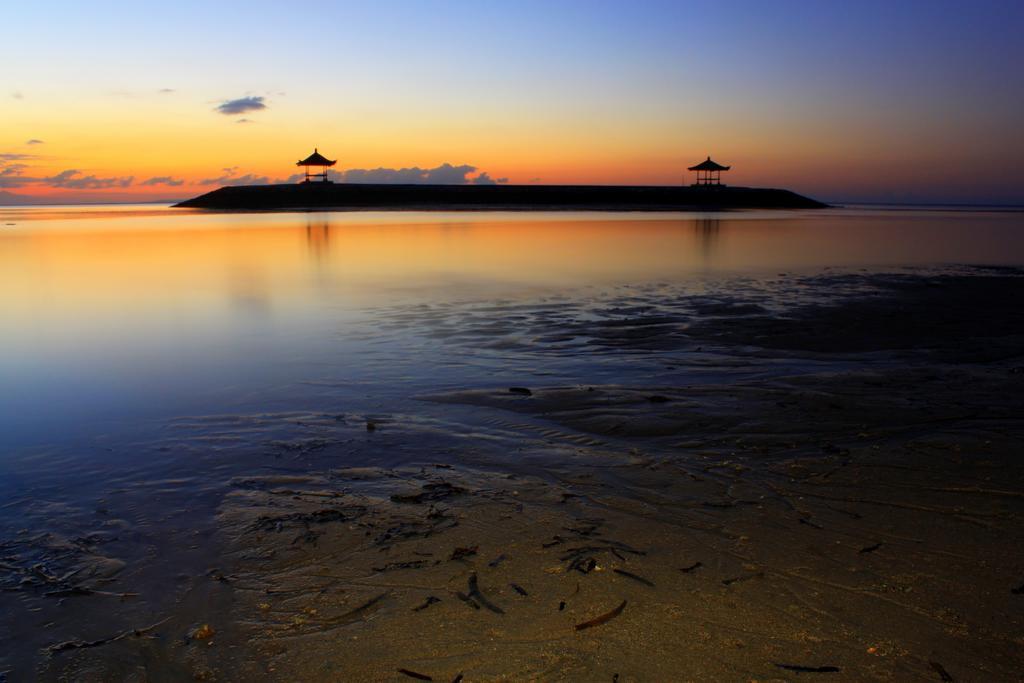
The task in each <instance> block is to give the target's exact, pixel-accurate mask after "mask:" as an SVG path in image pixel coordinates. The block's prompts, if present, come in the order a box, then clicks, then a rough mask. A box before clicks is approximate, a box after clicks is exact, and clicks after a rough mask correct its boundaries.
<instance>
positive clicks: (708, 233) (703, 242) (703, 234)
mask: <svg viewBox="0 0 1024 683" xmlns="http://www.w3.org/2000/svg"><path fill="white" fill-rule="evenodd" d="M721 223H722V221H721V220H720V219H718V218H698V219H697V220H695V221H694V222H693V233H694V236H695V238H696V240H697V245H698V249H700V253H701V258H702V261H703V264H704V267H705V268H709V267H710V266H711V262H712V260H713V257H714V252H715V245H716V243H717V242H718V232H719V230H721V227H722V226H721Z"/></svg>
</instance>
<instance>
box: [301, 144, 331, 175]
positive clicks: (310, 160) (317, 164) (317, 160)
mask: <svg viewBox="0 0 1024 683" xmlns="http://www.w3.org/2000/svg"><path fill="white" fill-rule="evenodd" d="M336 163H338V161H337V160H334V161H331V160H330V159H328V158H327V157H325V156H324V155H323V154H321V153H320V152H319V150H317V149H316V148H315V147H314V148H313V153H312V154H310V155H309V156H308V157H306V158H305V159H303V160H302V161H297V162H295V165H296V166H305V167H306V179H305V180H303V181H302V182H304V183H311V182H313V180H314V179H317V178H318V179H319V180H320V182H323V183H329V182H331V181H330V180H328V179H327V169H328V167H330V166H334V164H336ZM310 167H313V168H320V169H323V170H322V171H321V172H320V173H310V172H309V169H310Z"/></svg>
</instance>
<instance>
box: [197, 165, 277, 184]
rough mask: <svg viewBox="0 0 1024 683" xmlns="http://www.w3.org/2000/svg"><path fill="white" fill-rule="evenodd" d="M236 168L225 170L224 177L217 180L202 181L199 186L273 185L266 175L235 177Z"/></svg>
mask: <svg viewBox="0 0 1024 683" xmlns="http://www.w3.org/2000/svg"><path fill="white" fill-rule="evenodd" d="M236 170H237V169H235V168H225V169H224V175H222V176H219V177H217V178H206V179H204V180H200V181H199V182H198V183H197V184H199V185H269V184H270V183H271V181H270V178H269V177H267V176H265V175H255V174H253V173H246V174H245V175H235V171H236Z"/></svg>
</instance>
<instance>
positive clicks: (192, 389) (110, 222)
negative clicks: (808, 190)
mask: <svg viewBox="0 0 1024 683" xmlns="http://www.w3.org/2000/svg"><path fill="white" fill-rule="evenodd" d="M1022 263H1024V213H1020V212H997V211H963V210H960V211H941V210H886V209H864V208H861V209H832V210H825V211H820V212H734V213H718V214H714V213H708V214H697V213H679V214H643V213H623V214H607V213H502V212H486V213H443V212H442V213H438V212H432V213H430V212H424V213H389V212H380V213H337V212H336V213H271V214H227V213H223V214H218V213H199V212H189V211H186V210H180V209H169V208H164V207H151V206H131V207H125V206H118V207H46V208H43V207H33V208H4V209H0V321H2V322H0V324H2V335H0V386H3V392H2V394H0V435H2V436H0V440H2V441H0V443H2V446H3V449H2V450H3V452H5V453H8V454H10V453H12V452H21V451H24V450H26V449H28V450H32V449H37V448H39V447H50V446H58V445H67V444H75V443H84V442H90V443H91V442H94V441H95V440H96V439H104V438H114V436H113V435H124V434H129V433H135V434H141V435H143V436H145V434H146V433H147V432H148V431H151V430H153V429H155V426H154V425H157V424H160V423H161V421H162V420H166V419H169V418H174V417H178V416H183V415H196V414H211V413H214V414H224V413H237V412H251V411H275V410H285V409H289V410H304V409H315V408H317V407H321V408H322V407H323V404H324V402H325V401H330V400H331V399H332V398H337V397H338V396H339V395H345V396H346V398H347V399H348V400H350V401H351V400H356V399H365V400H367V401H370V402H372V401H380V400H384V399H387V398H397V397H405V396H409V395H411V394H414V393H415V392H416V391H417V390H429V389H435V388H437V387H438V386H439V385H443V386H470V385H474V384H480V383H482V382H492V383H493V382H494V381H495V380H496V379H497V378H500V377H501V376H502V375H503V372H504V370H506V369H508V368H506V364H508V363H510V364H512V366H515V362H514V361H515V359H516V358H518V359H519V360H520V361H524V362H525V361H528V362H527V363H526V365H525V366H524V365H522V363H520V365H519V366H516V367H512V369H514V370H515V371H516V372H522V371H524V370H525V371H527V372H532V373H534V374H551V373H554V374H555V375H558V374H559V373H562V374H564V375H565V376H566V377H571V376H573V373H572V372H571V368H572V363H573V362H574V356H573V354H563V355H561V356H559V357H558V358H556V359H549V361H548V362H547V363H546V364H545V363H544V362H542V361H541V360H538V359H537V358H531V357H529V354H528V353H524V350H525V349H527V348H528V347H529V344H530V341H531V339H530V338H529V335H527V336H526V337H524V338H521V339H519V340H518V342H519V345H518V347H517V349H515V350H514V349H511V348H509V349H507V351H508V352H507V353H503V352H502V348H501V347H500V346H497V345H495V346H493V347H492V348H491V349H490V353H489V354H485V353H482V352H480V349H479V348H470V349H469V350H467V348H466V346H465V345H458V344H449V343H448V342H447V341H446V340H447V339H449V338H451V337H452V336H453V335H452V334H445V333H444V332H445V330H444V329H441V330H437V329H435V330H434V332H435V333H433V334H430V333H428V334H423V330H422V329H420V330H417V329H413V328H414V327H415V326H413V327H410V326H409V325H403V324H402V321H403V319H402V317H401V315H402V311H406V312H408V310H414V308H415V307H417V306H421V307H422V306H425V307H432V306H434V307H436V306H448V305H455V304H458V305H463V306H479V305H483V304H486V303H488V302H500V303H501V304H502V305H506V306H512V305H513V304H515V303H516V302H521V303H523V304H524V305H526V304H527V303H538V302H565V301H575V302H577V303H579V302H584V303H586V302H594V304H595V305H597V303H599V302H602V301H611V300H612V299H613V298H615V297H619V298H621V297H623V296H626V300H628V296H629V292H628V288H641V289H643V288H645V287H646V288H648V289H646V290H644V291H645V292H646V293H647V295H648V296H652V294H651V292H652V290H650V288H651V287H654V288H658V287H661V288H666V289H664V291H665V292H672V293H678V292H685V293H700V292H706V291H712V290H714V291H717V292H719V293H721V292H723V291H724V292H728V291H730V290H739V289H742V288H748V289H749V288H751V287H753V288H755V289H756V288H758V287H760V286H761V285H766V284H770V283H778V282H785V281H786V278H793V277H799V276H800V275H805V274H814V273H821V272H822V271H823V270H827V269H834V270H840V271H842V270H854V271H856V270H860V269H869V270H901V269H906V268H932V267H945V266H948V265H950V264H988V265H1020V264H1022ZM624 288H626V289H624ZM638 291H639V290H638ZM772 291H773V290H772V289H771V287H761V289H760V294H759V295H758V296H760V298H761V299H762V300H763V299H764V298H765V297H766V296H767V297H768V298H771V296H773V294H772ZM787 291H790V293H791V291H792V290H787ZM653 296H657V292H654V294H653ZM778 296H782V295H781V294H778ZM510 310H511V309H510ZM392 313H394V315H391V314H392ZM396 316H397V317H396ZM435 322H436V321H435ZM506 322H508V323H511V324H513V325H514V323H515V319H514V316H506ZM449 332H450V330H449ZM454 336H456V337H457V335H454ZM506 336H507V335H506ZM514 351H515V352H514ZM476 352H480V353H476ZM517 353H518V355H517ZM576 360H577V361H578V360H579V359H578V358H576ZM599 366H600V364H596V365H594V364H592V365H591V366H588V372H599V369H597V368H599Z"/></svg>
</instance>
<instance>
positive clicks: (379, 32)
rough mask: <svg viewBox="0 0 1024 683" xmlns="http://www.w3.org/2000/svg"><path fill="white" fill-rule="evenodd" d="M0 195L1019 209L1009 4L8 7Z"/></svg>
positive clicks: (1019, 7) (1020, 48)
mask: <svg viewBox="0 0 1024 683" xmlns="http://www.w3.org/2000/svg"><path fill="white" fill-rule="evenodd" d="M2 14H3V19H4V21H3V23H4V25H5V29H4V31H3V34H4V35H3V40H2V41H0V65H2V67H3V68H0V203H14V202H25V201H52V202H81V201H86V202H89V201H103V200H106V201H150V200H161V199H171V198H184V197H190V196H194V195H197V194H201V193H203V192H206V191H209V190H212V189H215V188H216V187H218V186H220V185H223V184H243V183H250V184H252V183H256V184H259V183H267V182H286V181H290V182H294V180H295V178H294V175H293V174H295V173H296V171H297V170H298V169H296V167H295V161H297V160H298V159H300V158H303V157H305V156H306V155H308V154H309V153H310V152H312V151H313V148H314V147H316V148H319V150H320V151H321V152H322V153H324V154H325V155H326V156H328V157H329V158H331V159H337V160H338V161H337V166H335V169H336V170H337V171H338V175H337V176H336V177H337V178H338V179H340V180H349V181H375V180H383V181H393V182H396V181H409V182H480V183H490V182H507V183H514V184H528V183H544V184H557V183H593V184H656V185H675V184H680V183H684V182H686V183H689V182H692V181H693V177H692V176H693V174H691V173H688V172H687V171H686V167H687V166H691V165H693V164H695V163H697V162H699V161H701V160H703V159H704V158H705V157H706V156H708V155H711V156H712V157H713V158H714V159H715V160H717V161H719V162H721V163H723V164H729V165H731V166H732V170H731V171H729V172H727V173H725V174H723V181H724V182H726V183H728V184H732V185H745V186H758V187H784V188H787V189H792V190H795V191H797V192H800V193H803V194H807V195H809V196H813V197H815V198H818V199H823V200H826V201H864V202H908V203H913V202H921V203H936V202H938V203H1016V204H1024V124H1022V121H1024V67H1022V65H1024V40H1021V39H1020V36H1021V35H1022V34H1024V2H1021V1H1020V0H1008V1H999V0H975V1H974V2H968V1H967V0H958V1H956V2H953V1H950V0H930V1H927V2H925V1H917V0H899V1H894V0H888V1H886V2H881V1H876V0H860V1H858V2H839V1H838V0H837V1H836V2H832V1H827V2H822V1H821V0H776V1H775V2H771V3H765V2H759V1H758V2H754V1H751V2H743V1H741V0H732V1H729V0H716V1H714V2H702V1H695V2H687V1H685V0H665V1H660V0H650V1H647V2H644V1H642V0H637V1H635V2H629V3H626V2H621V1H614V2H605V1H603V0H586V1H579V2H576V1H572V0H545V1H537V2H534V1H528V0H518V1H517V2H515V3H497V2H493V3H491V2H480V1H479V0H476V1H475V2H456V1H451V2H425V1H418V2H398V1H395V2H389V1H387V0H380V1H377V2H373V3H366V2H358V3H357V2H351V3H341V2H328V1H321V2H315V3H283V2H280V1H279V0H276V1H274V2H262V1H251V2H232V1H229V0H224V1H217V2H210V1H209V0H206V1H204V2H194V1H192V0H176V1H175V2H160V3H144V2H113V1H104V0H95V1H93V2H81V1H79V0H76V1H74V2H71V1H67V0H52V1H50V2H46V3H41V2H31V3H30V2H17V1H16V0H9V2H7V3H5V4H4V9H3V12H2Z"/></svg>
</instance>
